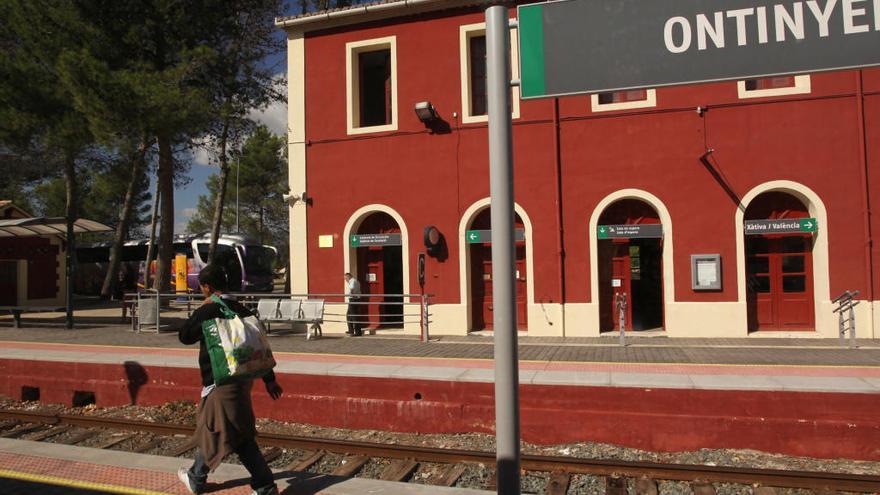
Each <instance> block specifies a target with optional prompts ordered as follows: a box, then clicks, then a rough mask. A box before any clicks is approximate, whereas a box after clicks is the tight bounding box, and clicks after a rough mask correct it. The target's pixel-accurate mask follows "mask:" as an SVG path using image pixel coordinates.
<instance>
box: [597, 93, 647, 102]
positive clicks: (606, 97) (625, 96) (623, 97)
mask: <svg viewBox="0 0 880 495" xmlns="http://www.w3.org/2000/svg"><path fill="white" fill-rule="evenodd" d="M647 99H648V90H647V89H633V90H629V91H611V92H608V93H599V104H600V105H610V104H612V103H628V102H631V101H645V100H647Z"/></svg>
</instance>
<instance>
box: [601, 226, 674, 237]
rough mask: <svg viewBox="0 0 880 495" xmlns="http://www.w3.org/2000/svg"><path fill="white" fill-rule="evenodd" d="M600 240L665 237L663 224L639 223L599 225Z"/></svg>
mask: <svg viewBox="0 0 880 495" xmlns="http://www.w3.org/2000/svg"><path fill="white" fill-rule="evenodd" d="M596 237H597V238H599V239H657V238H661V237H663V224H659V223H639V224H625V225H599V227H598V228H597V229H596Z"/></svg>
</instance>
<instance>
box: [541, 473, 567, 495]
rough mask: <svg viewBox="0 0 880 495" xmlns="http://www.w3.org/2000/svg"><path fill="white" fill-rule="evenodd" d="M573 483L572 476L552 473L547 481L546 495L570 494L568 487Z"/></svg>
mask: <svg viewBox="0 0 880 495" xmlns="http://www.w3.org/2000/svg"><path fill="white" fill-rule="evenodd" d="M570 483H571V474H569V473H552V474H551V475H550V479H549V480H548V481H547V489H546V490H545V494H546V495H565V494H566V493H568V485H569V484H570Z"/></svg>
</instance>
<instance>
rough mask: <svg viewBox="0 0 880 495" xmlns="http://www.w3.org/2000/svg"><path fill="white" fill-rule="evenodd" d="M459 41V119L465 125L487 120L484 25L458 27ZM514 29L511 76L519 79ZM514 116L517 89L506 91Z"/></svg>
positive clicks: (516, 114)
mask: <svg viewBox="0 0 880 495" xmlns="http://www.w3.org/2000/svg"><path fill="white" fill-rule="evenodd" d="M459 35H460V43H461V114H462V115H461V121H462V123H464V124H469V123H473V122H487V121H488V120H489V119H488V113H489V102H488V98H487V96H488V91H487V90H486V83H487V81H486V77H487V70H486V55H487V52H486V24H485V23H480V24H469V25H466V26H461V27H460V28H459ZM516 35H517V31H516V29H511V31H510V64H511V65H510V69H511V76H512V78H513V79H518V78H519V54H518V52H517V49H518V48H517V38H516ZM509 97H510V109H511V115H512V116H513V118H515V119H516V118H519V88H512V89H511V91H510V94H509Z"/></svg>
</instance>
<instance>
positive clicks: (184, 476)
mask: <svg viewBox="0 0 880 495" xmlns="http://www.w3.org/2000/svg"><path fill="white" fill-rule="evenodd" d="M177 478H178V479H179V480H180V482H181V483H183V484H184V486H186V489H187V490H189V492H190V493H199V487H198V486H196V483H195V482H194V481H193V480H192V478H190V477H189V469H186V468H180V469H178V470H177ZM276 493H277V492H276Z"/></svg>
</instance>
